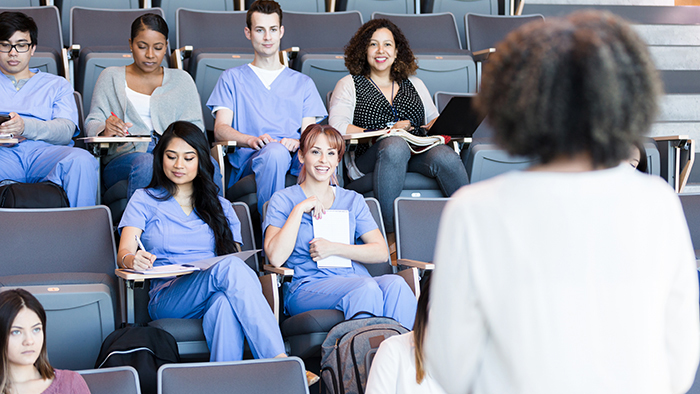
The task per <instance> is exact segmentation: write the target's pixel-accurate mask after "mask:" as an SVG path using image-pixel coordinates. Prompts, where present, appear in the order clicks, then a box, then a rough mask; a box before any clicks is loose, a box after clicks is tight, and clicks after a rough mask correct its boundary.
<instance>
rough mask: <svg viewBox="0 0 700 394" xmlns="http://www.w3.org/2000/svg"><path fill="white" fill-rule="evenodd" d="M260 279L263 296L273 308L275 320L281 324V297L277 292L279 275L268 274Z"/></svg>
mask: <svg viewBox="0 0 700 394" xmlns="http://www.w3.org/2000/svg"><path fill="white" fill-rule="evenodd" d="M258 279H260V285H261V286H262V291H263V295H264V296H265V299H266V300H267V303H268V304H269V305H270V308H272V313H274V315H275V320H277V323H279V321H280V314H279V311H280V295H279V291H278V290H277V274H275V273H271V274H266V275H263V276H261V277H259V278H258Z"/></svg>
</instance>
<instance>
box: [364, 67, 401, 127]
mask: <svg viewBox="0 0 700 394" xmlns="http://www.w3.org/2000/svg"><path fill="white" fill-rule="evenodd" d="M367 78H368V79H369V81H370V82H372V85H374V87H375V88H377V90H379V93H382V90H381V89H379V85H377V83H376V82H374V81H373V80H372V77H367ZM382 95H383V93H382ZM387 101H388V102H389V106H390V107H391V112H392V113H393V114H394V121H393V122H386V127H388V128H391V127H392V126H394V125H395V124H396V122H398V121H399V114H398V113H397V112H396V108H395V107H394V81H391V100H387Z"/></svg>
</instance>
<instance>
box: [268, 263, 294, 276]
mask: <svg viewBox="0 0 700 394" xmlns="http://www.w3.org/2000/svg"><path fill="white" fill-rule="evenodd" d="M263 269H264V270H265V272H271V273H274V274H277V275H282V276H294V270H293V269H291V268H287V267H275V266H274V265H272V264H265V265H264V266H263Z"/></svg>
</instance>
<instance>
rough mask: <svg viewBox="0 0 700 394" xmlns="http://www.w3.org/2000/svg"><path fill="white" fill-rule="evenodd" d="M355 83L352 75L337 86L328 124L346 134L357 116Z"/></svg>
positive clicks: (334, 90)
mask: <svg viewBox="0 0 700 394" xmlns="http://www.w3.org/2000/svg"><path fill="white" fill-rule="evenodd" d="M355 102H356V99H355V82H354V81H353V80H352V75H347V76H345V77H343V78H342V79H341V80H340V81H338V83H337V84H336V85H335V89H333V95H332V96H331V103H330V109H329V111H328V112H329V115H328V124H329V125H331V126H333V128H335V129H336V130H338V131H339V132H340V133H341V134H345V133H346V131H347V129H348V125H351V124H352V121H353V118H354V114H355Z"/></svg>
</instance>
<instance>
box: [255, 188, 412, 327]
mask: <svg viewBox="0 0 700 394" xmlns="http://www.w3.org/2000/svg"><path fill="white" fill-rule="evenodd" d="M305 199H306V195H305V194H304V191H303V190H302V188H301V186H299V185H294V186H291V187H288V188H286V189H284V190H281V191H279V192H277V193H275V195H274V196H272V199H271V200H270V204H269V205H268V207H267V213H266V216H265V222H264V223H263V228H264V229H266V228H267V226H270V225H272V226H275V227H279V228H282V227H283V226H284V224H285V222H286V221H287V218H288V217H289V214H290V213H291V212H292V209H294V207H295V206H296V205H297V204H299V203H300V202H302V201H304V200H305ZM329 209H343V210H348V212H349V218H350V234H353V235H354V239H355V242H356V243H357V240H358V239H359V238H360V237H361V236H362V235H363V234H366V233H367V232H369V231H372V230H374V229H376V228H377V223H376V222H375V221H374V218H373V217H372V214H371V213H370V211H369V208H368V207H367V203H365V200H364V198H363V197H362V196H361V195H359V194H357V193H355V192H354V191H351V190H345V189H343V188H340V187H336V188H335V200H334V201H333V205H332V206H331V207H330V208H329ZM312 239H313V222H312V218H311V215H310V214H308V213H305V214H304V215H303V217H302V219H301V224H300V225H299V232H298V234H297V239H296V244H295V245H294V250H293V251H292V254H291V255H290V256H289V258H288V259H287V262H286V263H285V265H286V266H287V267H289V268H292V269H294V278H293V279H292V284H291V286H290V287H289V289H288V291H287V292H286V293H285V306H286V309H287V312H288V313H289V314H291V315H296V314H299V313H302V312H306V311H309V310H313V309H336V310H339V311H342V312H343V313H344V315H345V318H346V319H350V318H352V317H353V316H355V315H356V314H358V313H360V314H361V313H362V312H369V313H371V314H373V315H375V316H388V317H391V318H393V319H395V320H396V321H398V322H399V323H401V324H402V325H403V326H405V327H407V328H412V327H413V320H414V318H415V315H416V305H417V302H416V297H415V295H414V294H413V292H412V291H411V288H410V287H408V284H407V283H406V281H405V280H404V279H403V278H401V277H400V276H398V275H382V276H379V277H372V276H371V275H370V274H369V273H368V272H367V269H366V268H365V267H364V266H363V265H362V264H358V263H356V262H354V261H353V263H352V267H351V268H318V265H317V264H316V262H314V261H313V260H312V259H311V255H310V253H309V241H311V240H312Z"/></svg>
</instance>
